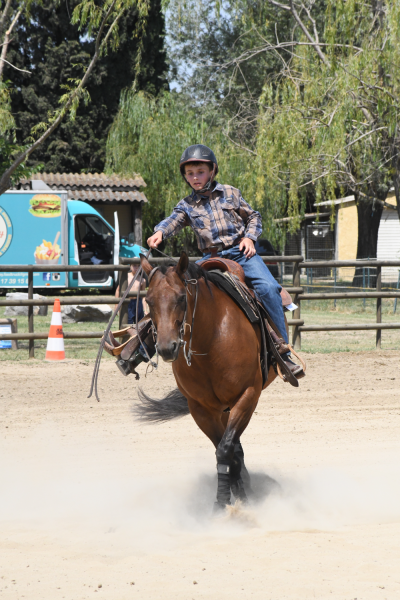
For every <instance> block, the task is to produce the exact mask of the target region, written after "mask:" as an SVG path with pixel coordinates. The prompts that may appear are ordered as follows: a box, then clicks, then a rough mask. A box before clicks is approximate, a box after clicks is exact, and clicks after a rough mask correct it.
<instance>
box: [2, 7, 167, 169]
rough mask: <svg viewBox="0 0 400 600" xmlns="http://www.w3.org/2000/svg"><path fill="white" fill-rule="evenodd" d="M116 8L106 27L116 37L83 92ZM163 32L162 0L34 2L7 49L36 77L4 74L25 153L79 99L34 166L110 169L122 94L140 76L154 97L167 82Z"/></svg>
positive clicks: (106, 44)
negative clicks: (108, 154)
mask: <svg viewBox="0 0 400 600" xmlns="http://www.w3.org/2000/svg"><path fill="white" fill-rule="evenodd" d="M109 10H111V13H110V16H109V19H108V21H107V26H106V27H105V29H104V34H107V31H109V37H108V38H107V40H105V37H104V35H103V37H102V39H101V40H100V41H101V44H100V49H99V51H100V54H101V58H100V59H99V61H98V62H97V64H96V65H95V67H94V69H93V72H92V73H91V75H90V78H89V80H88V83H87V85H86V87H82V79H83V77H84V74H85V71H86V69H87V67H88V65H89V63H90V61H91V58H92V57H93V55H94V52H95V50H96V48H95V38H96V35H97V33H98V30H99V27H100V24H101V20H102V19H103V18H104V16H105V15H106V14H107V11H109ZM121 15H123V16H122V18H119V19H118V17H121ZM111 23H114V25H113V27H112V28H111V30H109V29H108V28H109V27H110V25H111ZM163 27H164V19H163V16H162V13H161V10H160V2H158V1H156V2H152V3H151V4H150V2H149V1H148V0H137V1H136V0H119V1H118V2H113V1H112V0H106V2H104V3H99V2H97V1H94V0H83V1H79V0H68V2H67V3H64V2H60V3H57V4H55V3H54V2H52V0H43V2H41V3H39V2H31V6H30V14H29V15H28V14H23V15H21V17H20V19H19V21H18V23H17V25H16V27H15V28H14V31H13V40H12V43H11V44H10V47H9V50H8V60H9V61H10V62H11V63H12V64H14V65H15V66H17V67H18V68H19V69H26V70H29V71H30V72H31V74H27V73H21V72H19V71H16V70H14V69H12V68H11V67H6V69H5V73H6V76H7V78H8V79H9V81H10V91H11V102H12V112H13V114H14V116H15V121H16V141H17V142H18V144H20V146H21V150H22V146H26V144H27V143H32V142H33V141H34V140H36V139H37V138H38V137H40V135H41V134H42V133H43V132H44V131H46V129H47V128H48V127H49V126H50V125H51V124H52V123H53V122H54V121H55V119H56V118H57V117H58V116H59V115H60V114H62V113H63V111H65V106H66V103H67V102H68V101H69V99H70V98H73V100H72V103H71V105H70V107H69V109H68V112H69V118H68V119H64V120H63V122H62V123H61V125H60V126H59V127H58V128H57V129H56V130H55V131H54V132H53V133H52V134H51V136H50V137H49V138H48V140H46V142H44V143H43V145H42V146H41V147H39V148H38V149H37V150H36V151H35V153H34V154H33V155H32V156H31V157H30V158H29V160H28V162H27V164H28V166H31V167H37V166H38V165H39V164H41V163H43V165H44V169H45V170H46V171H49V172H56V171H61V172H82V171H83V172H99V171H100V172H101V171H102V170H103V168H104V163H105V145H106V139H107V135H108V131H109V128H110V126H111V123H112V120H113V118H114V116H115V114H116V113H117V111H118V103H119V97H120V93H121V90H123V89H124V88H126V87H129V86H131V85H132V82H133V81H135V79H136V82H137V86H138V88H139V89H146V90H148V91H149V92H151V93H156V92H158V91H159V90H160V88H162V87H163V86H165V85H166V83H165V76H164V73H165V69H166V66H165V54H164V51H163ZM145 28H146V31H144V29H145ZM138 62H139V64H138Z"/></svg>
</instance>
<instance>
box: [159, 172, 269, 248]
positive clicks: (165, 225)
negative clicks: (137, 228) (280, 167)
mask: <svg viewBox="0 0 400 600" xmlns="http://www.w3.org/2000/svg"><path fill="white" fill-rule="evenodd" d="M186 225H190V227H192V229H193V230H194V232H195V234H196V238H197V245H198V247H199V249H200V251H201V252H203V253H205V252H206V251H207V249H208V248H209V247H210V246H214V245H220V244H221V245H222V247H223V248H227V247H230V246H234V245H235V244H237V243H239V240H240V239H241V238H243V237H247V238H250V239H251V240H253V241H254V242H255V241H256V240H257V238H258V237H259V235H260V234H261V231H262V226H261V215H260V213H259V212H257V211H256V210H253V209H252V208H251V206H249V205H248V204H247V202H246V201H245V200H244V199H243V197H242V194H241V193H240V190H238V189H236V188H234V187H232V186H230V185H221V184H220V183H218V182H216V184H215V186H214V189H213V191H212V193H211V194H210V196H209V197H207V196H201V195H200V194H195V193H193V194H191V195H190V196H186V198H184V199H183V200H181V201H180V202H179V204H177V206H175V208H174V210H173V212H172V214H171V215H170V216H169V217H167V218H166V219H164V220H163V221H161V223H159V224H158V225H157V226H156V227H155V228H154V231H162V233H163V238H164V239H166V238H169V237H171V236H172V235H175V234H176V233H178V232H179V231H180V230H181V229H182V228H183V227H185V226H186Z"/></svg>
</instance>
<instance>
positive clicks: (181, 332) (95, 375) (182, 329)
mask: <svg viewBox="0 0 400 600" xmlns="http://www.w3.org/2000/svg"><path fill="white" fill-rule="evenodd" d="M155 250H156V251H157V252H158V253H159V254H161V255H162V256H165V257H166V258H168V259H169V260H173V261H174V259H173V258H172V257H171V256H168V254H165V253H164V252H162V251H161V250H159V249H158V248H155ZM150 252H151V249H149V250H148V251H147V252H146V256H145V258H146V259H148V258H149V255H150ZM174 262H175V261H174ZM158 268H159V267H154V269H152V270H151V271H150V274H149V278H148V279H149V284H150V281H151V279H152V277H153V276H154V273H155V272H156V271H157V270H158ZM139 275H140V283H139V289H138V292H137V300H139V297H140V288H141V283H142V280H143V268H142V267H141V268H140V269H139V270H138V271H137V273H136V275H135V276H134V277H132V280H131V282H130V284H129V285H128V286H127V288H126V290H125V292H124V293H123V295H122V297H121V298H120V301H119V302H118V305H117V306H116V307H115V309H114V312H113V314H112V315H111V318H110V320H109V322H108V325H107V328H106V329H105V331H104V335H103V337H102V339H101V342H100V346H99V350H98V352H97V357H96V361H95V364H94V368H93V375H92V382H91V385H90V391H89V396H88V398H90V397H91V396H92V394H93V391H94V393H95V396H96V400H97V401H98V402H99V401H100V398H99V394H98V390H97V381H98V376H99V370H100V363H101V356H102V353H103V348H104V344H105V341H106V339H107V336H108V334H109V333H110V330H111V327H112V324H113V322H114V319H115V317H116V315H117V313H118V311H119V310H120V308H121V307H122V304H123V303H124V301H125V299H126V297H127V296H128V294H129V292H130V291H131V288H132V286H133V284H134V283H135V281H136V280H137V278H138V277H139ZM188 283H189V284H191V285H195V286H196V294H195V302H194V310H193V316H192V324H191V325H189V324H188V326H189V327H190V339H189V347H188V351H187V352H186V342H185V340H184V339H183V336H184V335H185V326H186V316H187V307H188V296H187V295H188V293H189V294H191V292H190V291H189V290H188V287H187V284H188ZM197 283H198V282H197V280H196V279H185V280H184V285H185V288H186V306H185V315H184V319H183V321H182V324H181V327H180V330H179V347H181V346H183V353H184V356H185V360H186V363H187V365H188V367H190V366H191V358H192V355H193V354H198V353H197V352H195V351H194V350H192V338H193V325H194V316H195V313H196V306H197ZM138 309H139V302H138V301H137V302H136V333H137V336H138V339H139V342H140V343H141V345H142V347H143V348H144V351H145V353H146V357H147V359H148V362H149V365H150V366H152V367H154V368H157V365H158V351H157V344H156V352H157V363H154V362H153V361H152V360H151V358H150V356H149V353H148V351H147V348H146V344H144V343H143V340H142V338H141V336H140V332H139V326H138ZM152 330H153V336H154V339H155V341H156V339H157V330H156V328H155V327H154V323H152ZM199 356H205V355H204V354H203V355H202V354H199Z"/></svg>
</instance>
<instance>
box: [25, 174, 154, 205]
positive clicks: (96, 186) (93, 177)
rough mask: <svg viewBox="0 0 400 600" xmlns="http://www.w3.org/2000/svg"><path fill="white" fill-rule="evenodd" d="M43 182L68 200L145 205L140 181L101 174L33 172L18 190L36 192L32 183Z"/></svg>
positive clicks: (136, 177)
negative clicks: (65, 194) (139, 203)
mask: <svg viewBox="0 0 400 600" xmlns="http://www.w3.org/2000/svg"><path fill="white" fill-rule="evenodd" d="M36 181H43V182H44V184H46V186H45V187H48V188H50V189H56V190H60V189H64V190H65V191H66V192H67V193H68V198H70V199H73V200H83V201H84V202H110V201H113V202H147V198H146V196H145V195H144V194H143V193H142V192H141V191H139V188H141V187H146V184H145V182H144V181H143V178H142V177H141V176H140V175H135V176H134V178H131V179H128V178H122V177H119V176H118V175H115V174H112V175H106V174H105V173H36V174H34V175H32V177H31V178H30V179H21V181H20V185H19V187H20V188H21V189H35V188H36V189H37V188H38V185H37V184H36V185H35V184H34V183H33V182H36Z"/></svg>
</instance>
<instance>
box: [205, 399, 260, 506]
mask: <svg viewBox="0 0 400 600" xmlns="http://www.w3.org/2000/svg"><path fill="white" fill-rule="evenodd" d="M260 392H261V390H259V391H256V390H255V389H254V388H248V389H247V390H246V391H245V393H244V394H243V395H242V396H241V398H240V399H239V401H238V402H237V403H236V404H235V406H234V407H233V408H232V409H231V411H230V413H229V418H228V422H227V424H226V429H225V433H224V435H223V436H222V439H221V441H220V443H219V444H218V446H217V450H216V457H217V473H218V490H217V502H216V505H215V508H216V509H217V510H218V509H219V508H225V506H226V505H227V504H230V499H231V488H232V492H233V494H234V496H235V497H237V498H239V499H240V500H242V501H244V502H245V501H246V500H247V495H246V492H245V489H244V482H243V478H242V477H241V474H242V469H243V475H244V476H246V475H247V478H248V480H250V478H249V475H248V472H247V469H246V467H245V466H244V453H243V448H242V446H241V444H240V436H241V435H242V433H243V431H244V430H245V429H246V427H247V425H248V423H249V421H250V419H251V416H252V414H253V412H254V410H255V408H256V406H257V402H258V398H259V395H260Z"/></svg>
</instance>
